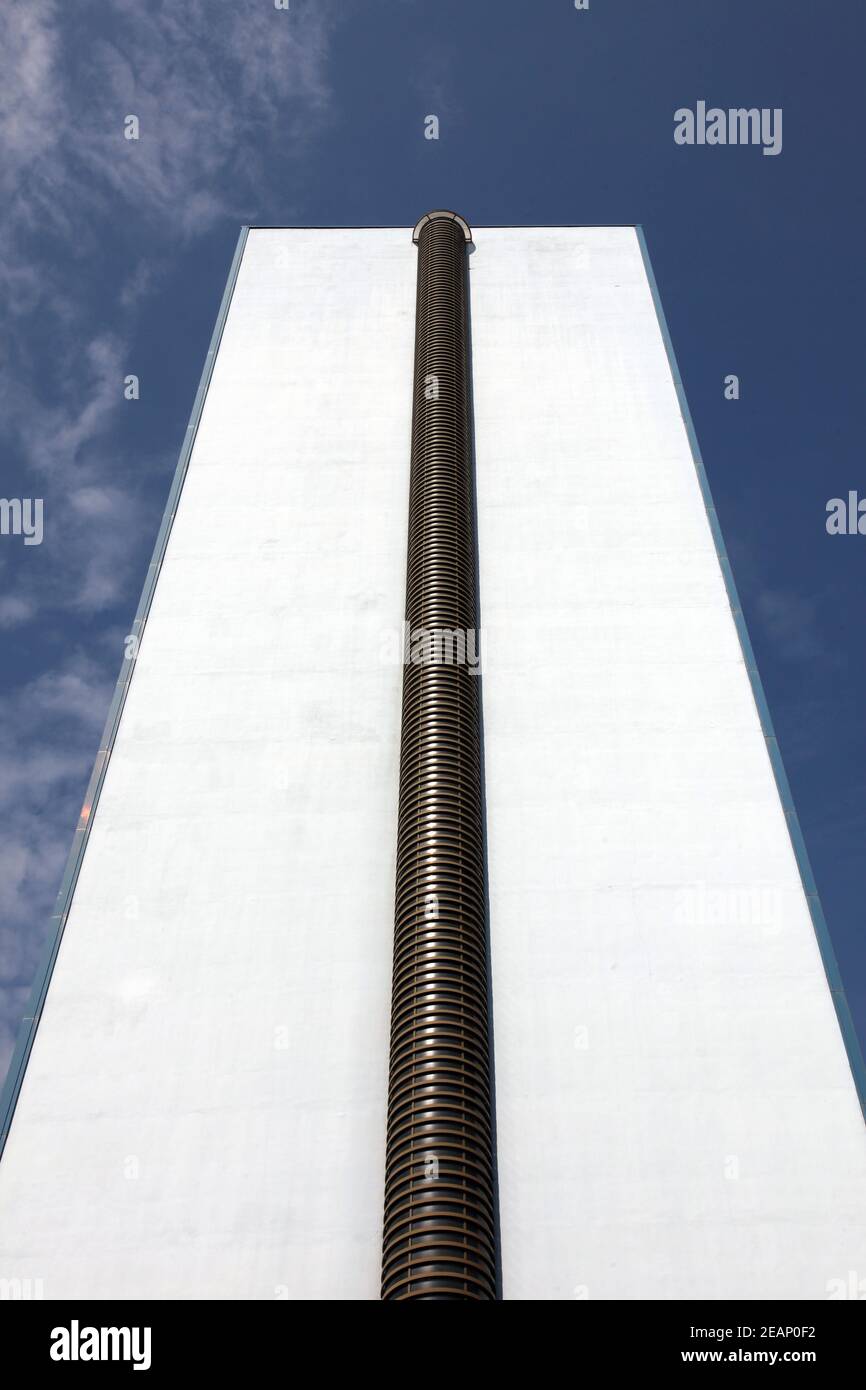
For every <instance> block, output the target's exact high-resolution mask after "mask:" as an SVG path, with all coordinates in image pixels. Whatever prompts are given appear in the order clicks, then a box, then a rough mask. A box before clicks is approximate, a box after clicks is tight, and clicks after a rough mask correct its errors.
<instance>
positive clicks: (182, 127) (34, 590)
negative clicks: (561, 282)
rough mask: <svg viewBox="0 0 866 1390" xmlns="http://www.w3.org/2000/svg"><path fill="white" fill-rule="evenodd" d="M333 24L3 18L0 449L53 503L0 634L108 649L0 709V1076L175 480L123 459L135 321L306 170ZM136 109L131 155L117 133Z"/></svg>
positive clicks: (316, 16) (185, 16) (127, 15)
mask: <svg viewBox="0 0 866 1390" xmlns="http://www.w3.org/2000/svg"><path fill="white" fill-rule="evenodd" d="M338 18H339V7H338V5H337V4H336V0H293V3H292V7H291V11H290V12H284V11H277V10H275V9H274V8H273V6H272V5H269V4H267V3H262V2H261V0H184V3H182V4H167V3H166V4H159V5H155V4H150V3H144V0H75V3H74V4H71V5H70V4H63V3H59V0H39V3H34V0H4V3H3V4H2V6H0V199H2V203H3V218H2V225H0V313H2V314H3V316H4V320H5V322H6V324H7V325H10V326H11V331H9V332H7V333H6V334H5V335H4V337H3V339H2V341H0V420H2V429H3V431H4V433H5V438H3V439H0V448H3V449H4V450H6V451H7V452H8V453H9V455H10V457H12V456H14V458H15V460H16V485H15V486H16V490H17V491H18V492H20V493H21V494H22V495H25V496H32V497H44V499H45V516H44V527H45V538H44V540H43V544H42V545H41V546H40V547H36V548H29V549H27V550H26V551H25V549H24V548H23V547H22V546H21V545H20V544H19V545H17V546H16V545H13V544H11V542H10V544H8V545H6V544H5V543H4V546H3V548H2V553H0V636H2V641H3V644H4V646H6V649H7V652H9V651H10V650H11V648H10V644H12V643H15V642H17V641H20V640H22V634H27V632H28V629H30V628H32V627H33V625H35V624H37V623H39V621H40V620H45V621H46V622H49V623H50V624H52V625H53V624H55V623H56V620H57V618H58V617H59V618H60V619H61V621H63V622H66V623H70V624H72V626H71V627H70V638H69V645H70V646H72V645H73V643H74V635H73V634H74V631H75V628H74V622H75V619H76V616H77V615H88V614H89V615H92V614H103V613H104V614H106V616H108V615H111V616H112V627H111V634H110V640H109V641H107V642H106V643H100V648H99V650H98V651H96V652H93V653H92V654H91V655H90V656H89V657H85V656H83V655H81V654H80V653H76V654H73V655H70V656H69V657H68V658H67V659H66V661H65V662H62V663H60V664H56V665H54V666H53V667H51V668H50V669H46V670H44V671H43V673H42V674H40V675H38V676H37V677H35V678H30V679H28V680H27V681H26V682H25V683H22V684H20V685H19V686H17V687H13V688H12V689H11V691H10V693H9V694H7V695H6V697H5V698H3V699H0V817H2V824H3V832H2V835H0V923H2V928H0V1075H2V1072H3V1069H4V1066H5V1062H6V1061H7V1060H8V1054H9V1051H10V1049H11V1045H12V1038H13V1034H14V1026H15V1022H16V1020H17V1018H18V1016H19V1015H20V1011H21V1008H22V1007H23V1003H24V1000H25V998H26V995H27V990H28V985H29V980H30V977H31V976H32V973H33V970H34V968H35V964H36V959H37V955H38V951H39V949H40V946H41V940H42V935H43V931H44V927H45V925H46V924H47V920H48V916H49V913H50V910H51V905H52V902H53V898H54V895H55V893H56V890H57V885H58V881H59V876H60V872H61V869H62V864H63V862H64V859H65V856H66V853H67V852H68V848H69V844H70V840H71V834H72V830H73V828H74V825H75V820H76V816H77V810H78V807H79V804H80V799H81V795H82V793H83V790H84V786H85V784H86V779H87V776H88V773H89V771H90V768H91V766H92V762H93V756H94V751H95V748H96V744H97V740H98V737H99V731H100V729H101V726H102V722H103V719H104V717H105V712H106V709H107V705H108V701H109V699H110V692H111V688H112V686H113V683H114V678H115V675H116V671H117V668H118V666H119V660H120V656H121V653H122V648H121V647H120V646H119V645H118V644H117V642H116V638H117V632H118V628H117V616H116V614H117V609H118V606H122V605H125V606H126V607H127V609H128V611H130V612H131V611H133V610H134V607H135V603H136V600H137V597H138V594H137V587H138V578H135V580H134V578H133V577H134V576H140V573H141V565H142V558H143V557H142V553H141V552H142V548H143V547H142V536H147V535H152V534H153V532H154V528H155V524H156V519H157V516H158V513H159V511H160V510H161V506H162V502H163V501H164V498H158V499H157V498H156V497H155V496H154V495H153V494H152V492H151V493H148V492H147V489H146V487H145V485H144V483H145V482H146V480H147V478H148V476H150V475H152V474H153V472H154V471H155V470H156V469H157V468H158V469H159V471H160V474H161V476H162V477H163V478H165V480H166V481H165V488H166V489H167V486H168V478H169V476H170V468H171V463H170V458H169V444H168V441H163V442H160V441H156V442H151V444H150V445H149V446H148V451H149V452H146V451H145V450H144V448H142V450H141V451H140V452H141V456H140V457H137V458H136V460H135V463H136V465H137V466H136V467H135V468H130V467H129V466H127V467H119V466H118V458H117V450H116V448H115V447H113V439H116V437H117V435H116V431H117V427H118V423H119V418H120V412H121V411H122V410H123V409H124V400H123V378H124V376H125V374H126V373H127V371H129V370H130V366H129V361H130V356H131V349H132V344H133V343H134V342H135V338H136V332H137V324H138V315H139V313H140V311H141V308H142V305H143V304H145V303H146V302H147V299H148V296H149V295H152V294H153V293H154V292H155V290H157V289H158V288H159V286H160V284H161V283H162V281H163V280H164V278H165V277H166V276H167V275H168V274H169V273H170V272H171V270H172V268H173V267H174V266H176V263H177V258H178V255H179V253H181V252H186V253H189V252H190V251H191V250H193V249H194V247H195V242H196V239H197V238H198V237H199V236H200V235H201V234H202V233H204V232H206V231H208V230H209V229H210V228H212V227H213V225H214V224H215V223H216V222H217V220H218V219H220V218H229V219H231V220H233V221H234V222H236V223H240V222H242V221H245V220H254V218H255V216H256V215H257V212H258V210H259V209H260V208H261V207H262V206H263V205H265V201H266V199H268V198H269V196H270V194H271V193H272V187H271V183H270V170H269V159H270V157H271V156H272V154H273V152H274V149H275V148H276V143H278V147H279V153H280V159H281V161H282V164H281V167H283V168H284V167H285V161H286V160H287V159H288V160H290V161H294V163H293V167H295V168H296V169H298V171H299V174H300V171H301V170H302V169H303V162H302V161H303V158H304V156H305V155H306V154H307V153H308V152H309V150H310V148H311V142H313V141H314V140H315V137H316V135H317V133H318V132H320V131H321V130H322V129H323V128H324V127H325V126H326V124H327V122H328V121H329V119H330V118H331V113H332V109H333V97H332V93H331V90H330V87H329V83H328V61H329V51H330V43H331V37H332V34H333V30H334V28H335V25H336V24H337V22H338ZM128 115H136V116H137V117H138V118H139V122H140V139H139V140H138V141H130V140H126V139H124V119H125V117H126V116H128ZM285 206H286V205H285V203H283V207H284V208H285ZM109 244H110V245H112V246H116V245H118V244H120V245H122V250H123V255H122V256H121V257H119V258H117V259H118V260H119V261H121V262H122V263H123V268H122V269H120V270H116V271H115V272H114V275H115V279H116V281H117V282H116V283H114V282H113V281H109V282H107V283H103V282H102V281H101V279H100V276H101V272H102V266H103V261H104V259H105V257H104V248H105V246H106V245H109ZM95 287H96V288H95ZM107 316H108V317H107ZM131 370H135V368H134V367H132V368H131ZM174 443H175V445H176V443H177V441H174ZM6 476H7V477H8V471H7V474H6ZM4 489H6V490H7V492H8V491H10V490H11V488H10V485H9V484H8V482H6V481H5V480H4ZM7 539H9V538H7ZM134 589H135V590H136V591H133V590H134ZM112 610H113V611H112ZM97 641H99V639H97ZM54 649H55V650H56V646H55V648H54ZM10 665H13V666H14V663H11V662H8V661H7V663H6V666H7V670H8V669H9V667H10Z"/></svg>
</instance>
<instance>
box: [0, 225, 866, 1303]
mask: <svg viewBox="0 0 866 1390" xmlns="http://www.w3.org/2000/svg"><path fill="white" fill-rule="evenodd" d="M413 242H414V244H413ZM407 523H408V535H409V545H408V559H407ZM446 640H447V641H448V642H449V643H451V644H452V646H451V649H450V650H449V651H448V652H446V651H445V647H444V643H445V642H446ZM454 643H456V644H457V650H456V654H455V650H454ZM461 643H462V646H461ZM479 667H480V674H479ZM395 885H396V892H395ZM395 903H396V909H395ZM395 924H396V925H395ZM862 1078H863V1073H862V1061H861V1059H860V1054H859V1051H858V1049H857V1044H856V1039H855V1037H854V1033H853V1029H852V1027H851V1023H850V1018H849V1015H848V1012H847V1006H846V1004H845V999H844V994H843V991H842V988H841V983H840V981H839V978H838V972H837V970H836V966H835V963H834V960H833V956H832V949H831V947H830V944H829V939H828V937H827V934H826V928H825V925H824V922H823V917H822V915H821V908H820V903H819V901H818V897H817V893H816V890H815V885H814V882H813V880H812V877H811V873H810V870H809V866H808V860H807V857H806V852H805V848H804V845H803V842H802V837H801V834H800V830H799V826H798V823H797V818H796V813H795V811H794V807H793V804H792V802H791V798H790V792H789V790H788V786H787V782H786V779H785V774H784V770H783V767H782V763H781V760H780V757H779V752H778V749H777V746H776V743H775V739H774V737H773V732H772V726H771V723H770V718H769V714H768V711H767V708H766V704H765V702H764V698H763V695H762V692H761V687H760V682H759V679H758V676H757V672H756V670H755V665H754V658H753V656H752V652H751V647H750V645H749V642H748V636H747V634H746V631H745V626H744V624H743V619H742V614H741V612H740V608H739V604H738V602H737V598H736V591H735V588H734V585H733V579H732V576H731V572H730V567H729V564H728V561H727V558H726V554H725V550H724V544H723V541H722V537H721V534H720V530H719V526H718V521H717V518H716V515H715V511H714V509H713V506H712V500H711V497H710V494H709V490H708V487H707V483H706V478H705V475H704V471H703V467H702V464H701V461H700V456H699V453H698V451H697V446H696V443H695V440H694V436H693V431H692V429H691V424H690V421H689V416H688V411H687V408H686V405H685V401H684V399H683V396H682V391H681V387H680V383H679V378H678V374H677V371H676V365H675V362H674V359H673V354H672V352H671V350H670V344H669V341H668V336H667V331H666V329H665V325H664V318H663V314H662V312H661V308H660V305H659V302H658V295H657V293H656V289H655V283H654V280H653V276H652V271H651V268H650V265H649V261H648V258H647V255H646V250H645V245H644V242H643V237H642V235H641V233H640V230H639V229H636V228H633V227H586V228H580V227H519V228H518V227H495V228H481V229H475V231H474V233H473V232H471V231H470V229H469V227H468V226H467V225H466V224H465V223H464V222H463V220H462V219H461V218H459V217H456V216H455V215H454V214H452V213H431V214H429V215H428V216H427V217H425V218H422V220H421V222H420V223H419V224H418V226H417V227H416V228H415V232H414V237H413V234H412V231H411V229H409V228H363V229H348V228H341V229H301V228H252V229H247V230H245V231H244V232H243V233H242V235H241V238H240V242H239V245H238V249H237V252H236V255H235V259H234V262H233V265H232V268H231V272H230V276H229V281H228V285H227V288H226V293H225V296H224V300H223V305H222V308H221V311H220V314H219V318H218V321H217V326H216V329H215V332H214V337H213V341H212V345H211V350H210V352H209V354H208V360H207V364H206V366H205V371H204V374H203V377H202V382H201V386H200V388H199V393H198V396H197V399H196V403H195V406H194V409H193V415H192V420H191V423H190V427H189V429H188V431H187V438H186V442H185V444H184V447H183V450H182V452H181V457H180V461H179V464H178V469H177V474H176V476H175V480H174V484H173V487H172V492H171V497H170V499H169V503H168V507H167V510H166V515H165V519H164V522H163V526H162V529H161V532H160V536H159V539H158V542H157V547H156V551H155V554H154V558H153V562H152V564H151V567H150V571H149V573H148V579H147V583H146V586H145V591H144V594H143V596H142V601H141V605H140V608H139V612H138V616H137V618H136V622H135V626H134V628H133V631H132V632H131V634H130V640H129V641H128V642H127V646H126V656H125V658H124V662H123V669H122V671H121V676H120V680H119V682H118V687H117V691H116V694H115V698H114V701H113V704H112V708H111V713H110V716H109V722H108V726H107V729H106V734H105V737H104V739H103V743H102V747H101V749H100V752H99V755H98V758H97V763H96V767H95V770H94V774H93V778H92V781H91V784H90V787H89V789H88V793H87V800H86V804H85V807H84V810H83V812H82V819H81V822H80V825H79V827H78V830H77V833H76V838H75V844H74V846H73V851H72V854H71V856H70V861H69V865H68V867H67V872H66V876H65V879H64V883H63V886H62V888H61V893H60V897H59V900H58V907H57V912H56V916H55V919H54V923H53V925H52V931H51V939H50V942H49V947H48V952H47V956H46V961H45V966H44V969H43V971H42V972H41V974H40V978H39V980H38V981H37V985H36V989H35V992H34V998H33V1003H32V1006H31V1008H30V1010H29V1014H28V1018H27V1019H26V1020H25V1024H24V1027H23V1029H22V1035H21V1039H20V1042H19V1047H18V1050H17V1052H16V1055H15V1057H14V1059H13V1064H12V1069H11V1072H10V1076H9V1079H8V1081H7V1085H6V1090H5V1092H4V1098H3V1116H2V1123H3V1139H4V1140H5V1147H4V1150H3V1154H2V1159H0V1277H2V1278H8V1279H12V1280H15V1279H19V1280H26V1279H31V1280H37V1279H38V1280H41V1281H42V1288H43V1290H44V1293H45V1296H46V1297H48V1298H65V1297H76V1298H80V1297H95V1298H117V1297H121V1298H133V1297H140V1298H190V1299H192V1298H261V1299H270V1298H275V1297H276V1298H292V1299H322V1298H324V1299H375V1298H379V1297H380V1296H385V1297H388V1298H490V1297H495V1296H502V1297H505V1298H517V1299H585V1298H586V1299H644V1298H655V1299H659V1298H661V1299H685V1298H700V1299H726V1298H749V1299H786V1298H812V1299H822V1298H826V1297H828V1295H829V1294H830V1293H831V1290H832V1289H833V1287H835V1284H836V1281H844V1280H845V1279H846V1278H847V1277H848V1273H849V1271H850V1270H852V1269H854V1270H860V1271H863V1272H864V1273H866V1128H864V1124H863V1115H862V1113H861V1105H860V1099H859V1097H860V1096H862V1094H863V1079H862ZM383 1212H384V1215H383Z"/></svg>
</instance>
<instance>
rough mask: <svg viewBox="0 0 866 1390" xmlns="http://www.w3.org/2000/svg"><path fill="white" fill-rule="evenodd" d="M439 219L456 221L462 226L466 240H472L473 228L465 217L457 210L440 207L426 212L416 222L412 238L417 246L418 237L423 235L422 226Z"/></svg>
mask: <svg viewBox="0 0 866 1390" xmlns="http://www.w3.org/2000/svg"><path fill="white" fill-rule="evenodd" d="M437 221H445V222H456V223H457V225H458V227H460V228H461V230H462V232H463V235H464V237H465V238H466V240H467V241H468V242H471V241H472V228H471V227H470V225H469V223H468V222H467V221H466V218H465V217H460V216H459V215H458V214H457V213H456V212H448V211H447V209H444V208H438V209H437V210H436V211H435V212H425V214H424V216H423V217H422V218H421V220H420V221H419V222H417V223H416V224H415V229H414V231H413V232H412V240H413V241H414V243H415V245H416V246H417V245H418V238H419V237H420V235H421V228H422V227H424V226H426V225H427V223H428V222H437Z"/></svg>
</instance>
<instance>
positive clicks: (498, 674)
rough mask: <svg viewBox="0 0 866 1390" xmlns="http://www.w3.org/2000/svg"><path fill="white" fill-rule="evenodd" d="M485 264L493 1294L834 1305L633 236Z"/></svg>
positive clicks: (733, 642) (483, 254)
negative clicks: (498, 1268) (496, 1209)
mask: <svg viewBox="0 0 866 1390" xmlns="http://www.w3.org/2000/svg"><path fill="white" fill-rule="evenodd" d="M476 242H477V246H476V250H475V252H474V253H473V255H472V259H471V265H472V314H473V342H474V356H475V416H476V441H477V468H478V508H479V530H480V538H479V544H480V559H481V603H482V621H483V624H484V627H485V628H486V631H487V642H488V660H487V667H486V674H485V677H484V721H485V731H484V732H485V752H486V775H487V820H488V836H489V878H490V890H491V903H490V918H491V926H492V955H493V1006H494V1020H495V1048H496V1091H497V1120H498V1133H499V1169H500V1202H501V1222H502V1260H503V1270H504V1291H505V1296H506V1297H510V1298H534V1299H539V1298H541V1299H551V1298H556V1299H558V1298H575V1297H576V1298H585V1297H588V1298H591V1299H606V1298H607V1299H610V1298H618V1299H620V1298H625V1299H629V1298H650V1299H652V1298H734V1297H742V1298H764V1299H769V1298H793V1297H804V1298H816V1299H821V1298H825V1297H826V1296H827V1291H828V1290H827V1286H828V1282H829V1281H831V1280H834V1279H845V1278H847V1272H848V1271H849V1270H850V1269H856V1270H859V1271H860V1277H861V1278H863V1277H864V1276H866V1128H864V1125H863V1119H862V1115H861V1112H860V1108H859V1105H858V1102H857V1098H856V1093H855V1088H854V1085H853V1082H852V1078H851V1073H850V1069H849V1066H848V1061H847V1058H846V1056H845V1052H844V1049H843V1044H842V1040H841V1035H840V1031H839V1027H838V1024H837V1021H836V1017H835V1012H834V1008H833V1004H832V1001H831V997H830V993H829V990H828V987H827V983H826V979H825V975H824V970H823V966H822V963H821V960H820V956H819V952H818V947H817V942H816V938H815V934H814V930H813V927H812V924H811V920H810V917H809V913H808V909H807V904H806V900H805V897H804V894H803V891H802V889H801V886H800V879H799V874H798V870H797V866H796V861H795V858H794V854H793V851H792V848H791V843H790V839H789V836H788V831H787V828H786V824H785V819H784V815H783V812H782V809H781V805H780V801H779V798H778V795H777V792H776V788H775V783H774V779H773V775H772V770H771V765H770V761H769V758H768V754H767V750H766V745H765V742H764V739H763V736H762V733H761V728H760V724H759V720H758V716H757V711H756V708H755V703H754V700H753V697H752V693H751V689H750V686H749V681H748V676H747V672H746V668H745V665H744V663H743V659H742V656H741V651H740V647H739V642H738V639H737V636H736V632H735V628H734V623H733V618H732V614H731V611H730V608H729V605H728V602H727V599H726V593H725V588H724V584H723V580H722V577H721V572H720V569H719V564H718V561H717V558H716V554H715V549H714V545H713V541H712V537H711V533H710V530H709V525H708V522H707V518H706V512H705V509H704V505H703V502H702V498H701V495H700V491H699V486H698V481H697V476H696V472H695V468H694V465H693V462H692V458H691V453H690V449H689V445H688V440H687V436H686V431H685V427H684V424H683V421H682V419H681V417H680V412H679V408H678V402H677V397H676V393H675V389H674V386H673V382H672V378H671V373H670V370H669V367H668V363H667V359H666V354H665V350H664V345H663V340H662V336H661V333H660V330H659V327H658V324H657V320H656V314H655V310H654V306H653V302H652V298H651V293H650V289H649V286H648V283H647V279H646V275H645V272H644V268H643V263H642V259H641V255H640V250H639V246H638V242H637V238H636V235H635V233H634V232H633V231H632V230H630V229H621V230H620V229H606V230H599V229H588V230H581V229H567V230H555V229H541V230H539V229H535V230H516V229H508V230H506V229H502V230H488V231H484V230H479V231H478V232H477V234H476ZM752 899H753V900H754V908H752V907H751V902H752Z"/></svg>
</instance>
